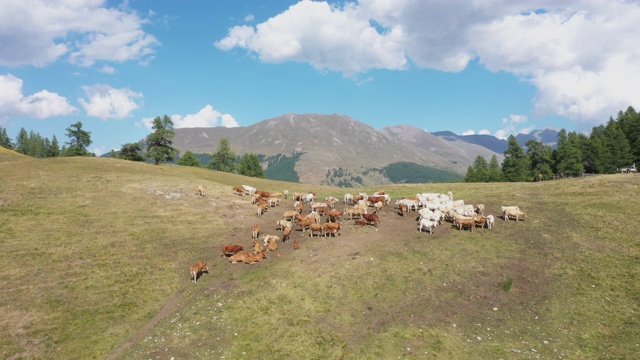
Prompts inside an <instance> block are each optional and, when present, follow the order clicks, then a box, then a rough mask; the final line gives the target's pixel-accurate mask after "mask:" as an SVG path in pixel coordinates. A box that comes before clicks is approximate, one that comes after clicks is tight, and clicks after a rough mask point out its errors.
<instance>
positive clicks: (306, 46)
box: [215, 0, 407, 76]
mask: <svg viewBox="0 0 640 360" xmlns="http://www.w3.org/2000/svg"><path fill="white" fill-rule="evenodd" d="M403 37H404V33H403V31H402V28H401V27H393V28H388V29H385V30H384V31H383V33H379V32H378V31H377V29H376V28H374V27H372V26H371V23H370V19H369V17H367V16H366V15H365V14H363V13H362V9H361V7H359V6H357V5H356V4H353V3H345V4H344V6H343V7H342V8H339V7H337V6H331V5H329V4H328V3H326V2H318V1H309V0H303V1H300V2H299V3H297V4H294V5H292V6H291V7H289V9H287V10H286V11H285V12H283V13H281V14H279V15H276V16H274V17H272V18H270V19H268V20H267V21H265V22H263V23H261V24H258V25H257V26H256V27H255V28H254V27H252V26H247V25H243V26H236V27H233V28H231V29H230V30H229V34H228V36H226V37H225V38H224V39H222V40H220V41H217V42H216V43H215V46H216V47H218V48H219V49H222V50H230V49H233V48H236V47H239V48H244V49H246V50H248V51H250V52H252V53H256V54H257V55H258V57H259V58H260V60H262V61H264V62H269V63H281V62H285V61H297V62H308V63H310V64H311V65H312V66H313V67H315V68H317V69H319V70H331V71H341V72H343V73H345V74H346V75H349V76H350V75H355V74H358V73H360V72H364V71H366V70H369V69H374V68H382V69H403V68H405V67H406V65H407V59H406V57H405V54H404V49H403V48H402V45H401V42H402V39H403Z"/></svg>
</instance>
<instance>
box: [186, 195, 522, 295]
mask: <svg viewBox="0 0 640 360" xmlns="http://www.w3.org/2000/svg"><path fill="white" fill-rule="evenodd" d="M233 192H234V193H235V194H236V195H238V196H243V197H244V196H249V198H250V201H249V203H250V204H251V205H255V209H256V210H255V214H256V216H257V217H259V218H260V217H262V216H263V215H264V214H265V213H266V212H267V211H276V210H275V208H276V207H278V206H279V205H280V203H281V201H282V200H283V199H287V200H288V199H289V191H288V190H284V192H282V193H280V192H277V193H276V192H267V191H260V190H257V189H256V188H254V187H252V186H249V185H242V186H236V187H233ZM196 194H198V195H199V196H202V197H205V196H206V194H205V190H204V187H202V186H199V187H198V188H197V189H196ZM290 202H292V203H293V206H292V208H290V209H289V210H284V211H283V212H282V219H279V220H277V221H276V224H275V227H276V228H277V229H278V231H280V235H269V234H262V226H261V225H260V224H259V223H256V224H255V225H253V226H252V228H251V237H252V241H253V245H252V247H251V249H250V251H249V250H245V247H244V246H242V245H237V244H224V245H222V254H221V256H222V257H225V258H226V259H227V260H228V261H229V262H230V263H245V264H257V263H259V262H261V261H262V260H263V259H266V258H267V253H268V252H275V254H276V256H280V255H281V254H280V253H279V252H277V249H278V246H279V245H280V244H282V243H285V242H287V241H288V240H289V239H290V236H291V232H292V231H293V229H294V227H295V228H296V230H299V231H300V234H302V235H304V234H305V233H306V232H307V231H308V232H309V236H310V237H313V236H324V237H326V236H333V237H335V236H338V235H340V230H341V229H342V227H343V225H342V224H343V222H344V221H347V220H352V221H353V224H354V225H356V226H376V227H377V226H379V225H380V217H379V213H380V212H381V211H382V210H383V208H385V207H388V206H389V205H390V204H391V197H390V196H389V195H388V194H386V193H385V192H384V191H380V192H376V193H374V194H373V195H367V194H366V193H359V194H357V195H352V194H345V195H344V196H343V198H342V206H343V208H342V209H336V205H337V204H339V203H340V200H338V199H337V198H335V197H333V196H329V197H327V198H325V200H324V201H318V199H317V198H316V194H315V193H313V192H309V193H296V192H294V193H293V194H292V196H291V200H290ZM305 207H307V208H309V210H310V211H308V212H305ZM393 208H394V209H397V214H398V216H402V217H405V216H408V215H409V214H410V213H411V212H416V213H417V215H416V216H415V218H416V219H417V224H418V230H419V231H420V232H423V231H428V232H429V233H430V234H432V233H433V229H434V228H436V227H437V226H439V225H441V224H443V223H445V222H451V223H452V226H454V227H455V228H457V229H458V230H459V231H462V230H465V229H468V230H469V231H473V229H474V228H476V227H480V228H485V227H486V228H487V229H489V230H491V228H492V226H494V221H495V218H494V216H493V215H490V214H489V215H485V214H484V205H482V204H477V205H471V204H465V203H464V200H454V199H453V193H451V192H448V193H447V194H441V193H421V194H416V196H415V197H412V198H402V199H398V200H396V201H395V206H394V207H393ZM323 217H324V220H323ZM501 217H502V218H503V219H504V220H505V221H506V220H509V219H514V220H516V222H517V221H519V220H523V219H526V218H527V214H526V213H524V212H523V211H522V210H520V208H519V207H518V206H503V207H502V208H501ZM340 220H342V222H340ZM299 248H300V242H299V241H298V240H297V239H294V240H293V249H294V250H296V249H299ZM207 271H208V263H206V262H203V261H199V262H197V263H195V264H193V265H192V266H191V271H190V274H191V280H192V281H193V282H197V280H198V277H199V276H200V275H201V274H202V273H203V272H207Z"/></svg>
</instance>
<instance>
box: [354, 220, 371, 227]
mask: <svg viewBox="0 0 640 360" xmlns="http://www.w3.org/2000/svg"><path fill="white" fill-rule="evenodd" d="M354 224H355V225H359V226H366V225H369V224H368V223H367V222H366V221H365V220H355V221H354Z"/></svg>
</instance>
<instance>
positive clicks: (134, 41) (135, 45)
mask: <svg viewBox="0 0 640 360" xmlns="http://www.w3.org/2000/svg"><path fill="white" fill-rule="evenodd" d="M146 23H147V20H145V19H143V18H140V16H138V14H137V13H135V12H133V11H131V10H130V9H127V8H126V7H125V6H121V7H118V8H110V7H107V6H106V1H104V0H56V1H49V0H30V1H24V0H3V1H2V11H0V44H2V47H0V66H20V65H35V66H44V65H47V64H49V63H51V62H54V61H56V60H58V59H60V58H61V57H67V59H68V60H69V61H70V62H72V63H75V64H79V65H82V66H90V65H93V64H94V63H95V62H96V61H99V60H105V61H119V62H121V61H128V60H136V59H137V60H141V61H148V58H149V57H152V55H153V54H154V50H153V48H154V47H155V46H157V45H159V42H158V40H157V39H156V38H155V37H154V36H153V35H150V34H148V33H146V32H145V31H143V30H142V26H143V25H144V24H146Z"/></svg>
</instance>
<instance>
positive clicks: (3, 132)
mask: <svg viewBox="0 0 640 360" xmlns="http://www.w3.org/2000/svg"><path fill="white" fill-rule="evenodd" d="M0 146H2V147H3V148H6V149H13V143H12V142H11V138H10V137H9V135H7V129H3V128H2V126H0Z"/></svg>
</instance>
